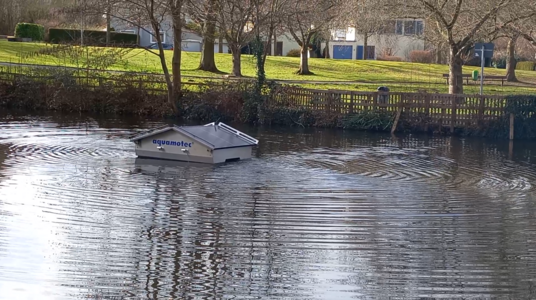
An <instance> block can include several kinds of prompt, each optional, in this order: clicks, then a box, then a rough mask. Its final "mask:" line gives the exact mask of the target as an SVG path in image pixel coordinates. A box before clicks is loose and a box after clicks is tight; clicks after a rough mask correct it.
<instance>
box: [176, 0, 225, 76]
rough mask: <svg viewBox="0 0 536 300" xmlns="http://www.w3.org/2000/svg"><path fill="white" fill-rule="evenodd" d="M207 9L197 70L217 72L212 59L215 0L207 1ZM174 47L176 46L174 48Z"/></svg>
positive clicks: (214, 32) (214, 33) (214, 34)
mask: <svg viewBox="0 0 536 300" xmlns="http://www.w3.org/2000/svg"><path fill="white" fill-rule="evenodd" d="M209 6H210V7H209V10H208V13H207V14H206V23H205V30H204V32H203V49H201V62H200V63H199V68H198V69H199V70H203V71H209V72H219V71H218V68H217V67H216V61H215V60H214V39H215V36H216V20H215V18H214V16H213V13H212V12H213V11H214V6H215V0H211V1H210V3H209ZM175 49H176V48H175Z"/></svg>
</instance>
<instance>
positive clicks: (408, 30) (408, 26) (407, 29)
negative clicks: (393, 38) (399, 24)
mask: <svg viewBox="0 0 536 300" xmlns="http://www.w3.org/2000/svg"><path fill="white" fill-rule="evenodd" d="M414 34H415V21H414V20H409V21H404V35H414Z"/></svg>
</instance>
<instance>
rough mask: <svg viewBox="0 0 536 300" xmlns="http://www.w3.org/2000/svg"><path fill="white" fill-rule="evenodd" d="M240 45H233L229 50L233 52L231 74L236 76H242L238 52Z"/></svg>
mask: <svg viewBox="0 0 536 300" xmlns="http://www.w3.org/2000/svg"><path fill="white" fill-rule="evenodd" d="M240 50H241V48H240V45H233V46H232V47H231V52H232V54H233V71H232V73H231V75H233V76H236V77H242V70H241V69H242V67H241V61H240V59H241V54H242V53H240Z"/></svg>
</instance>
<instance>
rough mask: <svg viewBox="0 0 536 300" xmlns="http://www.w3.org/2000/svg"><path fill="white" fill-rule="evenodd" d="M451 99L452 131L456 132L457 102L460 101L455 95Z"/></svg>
mask: <svg viewBox="0 0 536 300" xmlns="http://www.w3.org/2000/svg"><path fill="white" fill-rule="evenodd" d="M451 99H452V108H451V110H450V132H451V133H454V126H455V125H456V102H458V96H457V95H455V96H453V97H452V98H451Z"/></svg>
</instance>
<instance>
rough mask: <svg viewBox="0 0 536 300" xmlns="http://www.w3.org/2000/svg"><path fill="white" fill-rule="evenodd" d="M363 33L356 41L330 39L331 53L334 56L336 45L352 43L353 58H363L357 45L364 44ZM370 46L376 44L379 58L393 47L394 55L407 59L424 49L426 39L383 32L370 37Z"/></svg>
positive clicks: (376, 53) (357, 36)
mask: <svg viewBox="0 0 536 300" xmlns="http://www.w3.org/2000/svg"><path fill="white" fill-rule="evenodd" d="M363 42H364V39H363V35H359V34H358V35H356V38H355V41H330V42H329V53H330V55H331V57H333V47H334V46H336V45H352V46H353V49H352V51H353V53H352V59H362V58H361V57H359V58H358V57H357V46H363V45H364V43H363ZM325 45H326V44H325V43H323V44H322V48H324V47H325ZM368 46H375V51H374V52H375V53H374V54H375V55H374V57H375V58H378V57H379V56H381V55H382V54H383V53H384V50H387V49H388V48H390V49H392V55H393V56H399V57H402V58H403V59H405V60H407V59H408V58H409V54H410V52H411V51H413V50H424V40H422V39H420V38H418V37H414V36H400V35H394V34H382V35H374V36H372V37H369V39H368Z"/></svg>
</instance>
